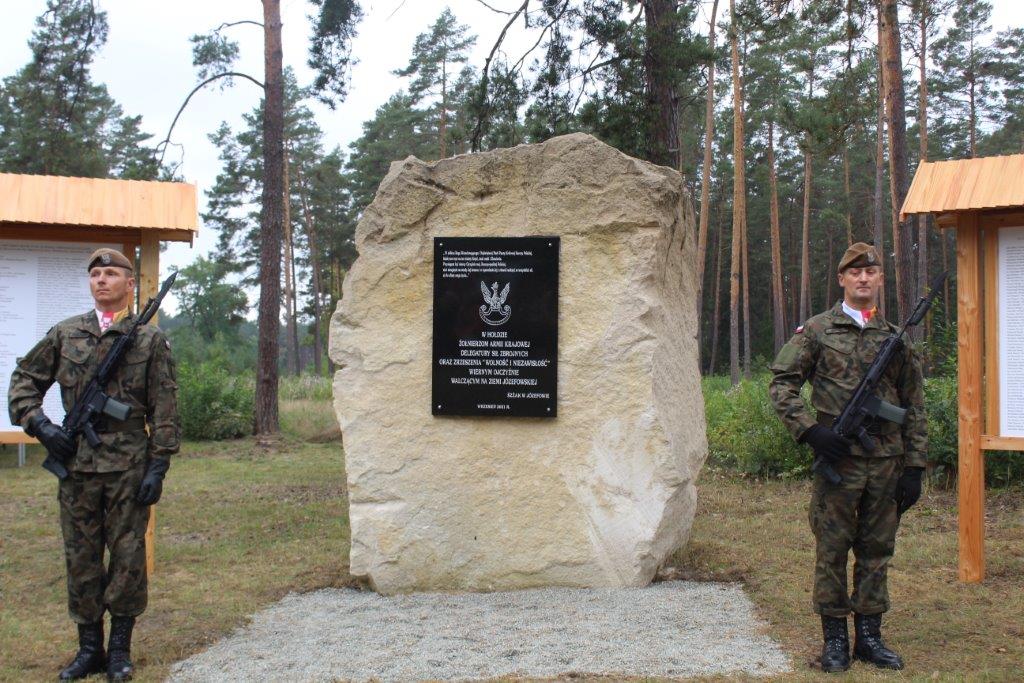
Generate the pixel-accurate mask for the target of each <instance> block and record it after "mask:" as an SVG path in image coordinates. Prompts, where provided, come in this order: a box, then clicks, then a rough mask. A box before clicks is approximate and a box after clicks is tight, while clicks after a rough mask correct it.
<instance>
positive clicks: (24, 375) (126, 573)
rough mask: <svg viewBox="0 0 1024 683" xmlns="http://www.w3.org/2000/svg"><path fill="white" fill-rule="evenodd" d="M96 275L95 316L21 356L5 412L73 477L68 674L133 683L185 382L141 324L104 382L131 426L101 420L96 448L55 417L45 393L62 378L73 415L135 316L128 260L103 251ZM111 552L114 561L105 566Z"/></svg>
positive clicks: (68, 496)
mask: <svg viewBox="0 0 1024 683" xmlns="http://www.w3.org/2000/svg"><path fill="white" fill-rule="evenodd" d="M88 272H89V287H90V291H91V293H92V296H93V299H95V302H96V310H94V311H88V312H87V313H84V314H82V315H79V316H75V317H73V318H69V319H67V320H65V321H63V322H60V323H58V324H57V325H55V326H54V327H53V328H51V329H50V331H49V332H47V333H46V336H45V337H43V339H42V341H40V342H39V343H38V344H36V345H35V347H33V348H32V349H31V350H30V351H29V352H28V353H27V354H26V355H25V357H24V358H20V359H18V364H17V368H16V369H15V371H14V374H13V376H12V377H11V384H10V391H9V394H8V405H9V409H10V416H11V422H12V423H13V424H19V425H21V426H22V427H23V428H24V429H25V431H26V433H28V434H29V435H30V436H34V437H36V438H37V439H39V441H40V442H42V443H43V445H44V446H46V448H47V450H48V451H49V452H50V453H51V454H53V455H55V456H56V457H58V458H60V459H61V460H62V461H63V462H64V463H65V464H66V465H67V469H68V470H69V472H70V474H69V476H68V477H67V478H66V479H64V480H63V481H61V482H60V492H59V498H60V524H61V531H62V532H63V535H64V553H65V557H66V560H67V584H68V613H69V615H70V616H71V619H72V620H73V621H75V622H76V623H77V624H78V634H79V651H78V653H77V655H76V656H75V659H74V661H72V662H71V664H70V665H69V666H68V667H66V668H65V669H64V670H63V671H61V673H60V678H61V680H75V679H78V678H83V677H85V676H88V675H90V674H93V673H97V672H100V671H102V670H103V669H104V668H106V670H107V676H108V678H109V679H110V680H128V679H129V678H131V675H132V664H131V659H130V648H131V635H132V629H133V627H134V623H135V617H137V616H138V615H140V614H142V612H143V611H144V610H145V609H146V579H147V577H146V542H145V533H146V526H147V523H148V520H149V511H150V508H149V506H150V505H152V504H153V503H155V502H157V500H159V498H160V493H161V490H162V487H163V478H164V475H165V474H166V473H167V469H168V467H169V464H170V460H169V458H170V456H171V455H172V454H174V453H177V451H178V443H179V438H180V436H179V435H180V426H179V418H178V410H177V382H176V378H175V372H174V361H173V359H172V357H171V349H170V344H169V343H168V342H167V339H166V337H165V336H164V334H163V333H162V332H161V331H160V330H159V329H158V328H157V327H156V326H154V325H144V326H142V327H141V328H139V331H138V336H137V338H136V340H135V342H134V344H133V346H132V347H131V349H130V350H129V351H128V353H127V354H126V356H125V359H124V362H123V364H122V365H121V367H120V368H119V369H118V371H117V373H116V374H115V376H114V379H113V381H111V382H110V384H108V386H107V387H106V390H107V392H108V394H109V395H110V396H111V398H114V399H117V400H118V401H121V402H123V403H126V404H127V405H129V406H130V407H131V414H130V415H129V417H128V418H127V419H126V420H124V421H115V420H113V419H112V418H108V417H105V416H104V417H103V418H101V420H100V422H99V423H98V424H97V426H96V431H97V432H98V433H99V437H100V440H101V441H102V442H103V443H102V445H101V446H100V447H98V448H92V447H91V446H90V445H89V444H88V442H87V441H86V440H85V439H84V438H83V439H79V440H78V441H77V443H74V442H72V440H71V438H70V437H68V436H67V434H66V433H65V432H63V431H62V430H61V429H60V428H59V427H58V426H57V425H55V424H53V423H52V422H50V420H49V419H48V418H47V417H46V415H45V414H44V413H43V411H42V403H43V396H44V395H45V394H46V391H47V389H49V388H50V386H51V385H52V384H53V383H54V382H58V383H60V388H61V398H62V399H63V402H64V410H65V411H67V410H69V409H70V408H71V406H72V404H73V403H74V401H75V399H76V398H77V397H78V395H79V394H80V393H81V391H82V389H83V388H84V387H85V385H86V384H87V383H88V382H89V380H90V379H91V378H92V376H93V374H94V373H95V371H96V368H97V366H98V365H99V363H100V362H101V361H102V359H103V358H104V357H105V356H106V354H107V352H108V351H109V350H110V348H111V346H113V343H114V341H115V340H116V339H117V338H118V337H119V336H120V335H122V334H124V333H125V332H126V331H127V330H128V328H129V327H130V325H131V323H132V320H133V315H132V314H131V312H130V309H129V303H130V302H131V295H132V293H133V290H134V286H135V279H134V277H133V266H132V263H131V262H130V261H129V260H128V259H127V258H125V256H124V255H123V254H121V253H120V252H117V251H114V250H113V249H100V250H98V251H96V252H95V253H94V254H93V255H92V256H91V257H90V259H89V263H88ZM147 426H148V433H147ZM104 548H106V550H107V552H109V554H110V557H109V562H108V563H107V566H106V568H104V566H103V553H104ZM105 610H109V611H110V617H111V619H110V621H111V623H110V642H109V645H108V651H109V658H108V657H106V656H105V655H104V649H103V612H104V611H105Z"/></svg>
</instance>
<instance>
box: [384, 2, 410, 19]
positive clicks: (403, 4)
mask: <svg viewBox="0 0 1024 683" xmlns="http://www.w3.org/2000/svg"><path fill="white" fill-rule="evenodd" d="M403 7H405V0H402V2H400V3H398V7H396V8H395V9H393V10H391V14H389V15H388V18H387V19H385V20H384V21H388V20H389V19H391V17H393V16H395V15H396V14H398V10H400V9H402V8H403Z"/></svg>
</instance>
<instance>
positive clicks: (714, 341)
mask: <svg viewBox="0 0 1024 683" xmlns="http://www.w3.org/2000/svg"><path fill="white" fill-rule="evenodd" d="M715 228H716V229H715V313H714V316H713V318H712V321H711V359H710V360H709V361H708V374H709V375H710V374H712V373H713V372H714V371H715V363H716V361H717V360H718V323H719V321H720V320H721V317H722V252H723V251H725V247H724V240H723V239H722V238H723V237H724V236H725V235H724V233H725V226H723V225H722V214H721V212H719V213H718V216H717V220H715Z"/></svg>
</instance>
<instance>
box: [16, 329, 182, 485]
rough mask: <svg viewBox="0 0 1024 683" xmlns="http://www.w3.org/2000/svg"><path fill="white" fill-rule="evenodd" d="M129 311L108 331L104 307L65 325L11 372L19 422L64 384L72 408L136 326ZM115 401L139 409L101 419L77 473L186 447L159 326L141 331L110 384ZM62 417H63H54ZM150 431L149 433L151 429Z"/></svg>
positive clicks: (116, 467)
mask: <svg viewBox="0 0 1024 683" xmlns="http://www.w3.org/2000/svg"><path fill="white" fill-rule="evenodd" d="M134 318H135V316H134V315H132V314H129V315H128V316H126V317H125V318H124V319H122V320H120V321H118V322H116V323H114V324H113V325H111V326H110V327H109V328H108V329H107V331H106V332H104V333H103V334H102V335H101V334H100V327H99V322H98V321H97V320H96V312H95V311H89V312H88V313H85V314H83V315H79V316H75V317H73V318H68V319H67V320H64V321H63V322H60V323H57V324H56V325H54V326H53V327H52V328H50V331H49V332H47V333H46V336H45V337H43V339H42V341H40V342H39V343H38V344H36V345H35V346H34V347H33V348H32V349H31V350H30V351H29V352H28V353H27V354H25V356H24V357H23V358H19V359H18V364H17V367H16V368H15V370H14V374H13V375H12V376H11V385H10V390H9V391H8V395H7V404H8V409H9V411H10V415H11V423H12V424H17V425H21V426H22V427H23V428H24V427H25V426H26V425H27V424H28V421H29V419H30V418H31V417H32V416H33V415H34V414H35V413H37V412H38V411H39V410H41V408H42V403H43V396H44V395H45V394H46V391H47V390H48V389H49V388H50V386H51V385H52V384H53V383H54V382H55V381H56V382H59V383H60V393H61V399H62V400H63V402H64V410H65V412H66V411H68V410H70V409H71V406H72V405H73V404H74V402H75V399H76V398H77V397H78V395H79V394H80V393H81V392H82V390H83V389H84V388H85V385H86V384H88V382H89V380H90V379H91V378H92V376H93V374H95V372H96V368H97V366H98V365H99V363H100V361H101V360H102V359H103V358H104V357H105V356H106V354H107V352H108V351H109V350H110V347H111V346H113V344H114V341H115V339H116V338H117V337H118V336H119V335H121V334H124V333H125V332H127V331H128V328H129V327H130V326H131V323H132V321H133V320H134ZM106 391H107V394H108V395H109V396H111V397H112V398H115V399H117V400H118V401H121V402H122V403H126V404H128V405H129V406H130V407H131V415H130V416H129V417H128V419H127V420H125V422H123V423H118V422H115V421H114V420H112V419H110V418H107V417H105V416H104V417H101V418H100V421H99V422H98V424H97V432H99V436H100V440H101V441H102V442H103V444H102V445H101V446H100V447H99V448H92V447H91V446H90V445H89V444H88V442H87V441H86V440H85V438H79V440H78V452H77V453H76V454H75V457H74V458H73V459H72V460H71V462H70V463H68V469H70V470H72V471H75V472H121V471H124V470H127V469H129V468H131V467H132V466H134V465H137V464H139V463H142V462H145V461H146V459H147V458H169V457H170V456H171V455H173V454H174V453H177V452H178V445H179V442H180V434H181V427H180V421H179V418H178V384H177V377H176V375H175V370H174V359H173V358H172V357H171V346H170V344H169V343H168V341H167V338H166V337H165V336H164V333H163V332H161V331H160V329H159V328H157V327H156V326H155V325H143V326H142V327H140V328H139V331H138V334H137V336H136V338H135V343H134V344H132V347H131V348H130V349H129V350H128V352H127V353H126V354H125V358H124V361H123V362H122V364H121V367H120V368H118V370H117V372H116V373H115V374H114V378H113V379H112V380H111V381H110V383H109V384H108V385H107V386H106ZM50 417H51V418H52V419H54V420H56V419H57V417H58V416H56V415H51V416H50ZM147 426H148V427H149V433H148V434H147V433H146V427H147Z"/></svg>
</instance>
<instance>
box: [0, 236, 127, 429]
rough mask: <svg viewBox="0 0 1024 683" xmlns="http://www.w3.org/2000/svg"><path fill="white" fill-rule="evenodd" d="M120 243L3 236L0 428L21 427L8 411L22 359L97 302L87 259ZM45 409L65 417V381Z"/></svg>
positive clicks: (0, 252) (0, 262)
mask: <svg viewBox="0 0 1024 683" xmlns="http://www.w3.org/2000/svg"><path fill="white" fill-rule="evenodd" d="M100 247H110V248H112V249H121V248H122V247H121V245H120V244H92V243H85V242H32V241H28V240H0V406H2V407H3V410H2V414H0V432H11V431H17V432H21V428H20V427H15V426H12V425H11V418H10V416H9V415H8V413H7V389H8V387H9V386H10V383H11V373H12V372H14V367H15V363H16V361H17V359H18V358H19V357H21V356H24V355H25V354H26V353H27V352H28V351H29V349H31V348H32V347H33V346H34V345H35V343H36V342H38V341H39V340H40V339H42V338H43V335H45V334H46V332H47V331H48V330H49V329H50V328H51V327H53V325H54V324H56V323H59V322H60V321H61V320H64V319H65V318H70V317H71V316H73V315H80V314H82V313H85V312H86V311H88V310H90V309H92V308H93V305H94V304H93V300H92V296H91V295H90V294H89V278H88V277H87V276H86V271H85V266H86V259H88V258H89V254H91V253H92V252H93V251H95V250H96V249H99V248H100ZM43 410H45V411H46V415H47V416H48V417H49V418H50V419H51V420H53V421H54V422H57V423H59V422H60V421H61V420H63V419H64V407H63V405H62V404H61V400H60V386H59V385H57V384H54V385H53V386H52V387H50V391H49V392H47V394H46V400H45V401H44V402H43Z"/></svg>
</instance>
